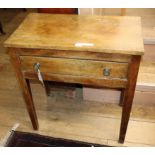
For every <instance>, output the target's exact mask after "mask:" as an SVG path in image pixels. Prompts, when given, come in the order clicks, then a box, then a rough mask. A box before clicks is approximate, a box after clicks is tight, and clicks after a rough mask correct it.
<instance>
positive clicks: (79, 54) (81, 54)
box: [14, 48, 131, 62]
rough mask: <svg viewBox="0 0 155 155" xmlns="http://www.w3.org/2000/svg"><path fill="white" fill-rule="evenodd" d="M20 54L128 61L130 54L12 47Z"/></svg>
mask: <svg viewBox="0 0 155 155" xmlns="http://www.w3.org/2000/svg"><path fill="white" fill-rule="evenodd" d="M14 50H16V51H18V53H19V55H21V56H44V57H59V58H77V59H84V60H86V59H89V60H103V61H114V62H130V60H131V56H130V55H124V54H113V53H111V54H110V53H98V52H93V51H71V50H41V49H24V48H14Z"/></svg>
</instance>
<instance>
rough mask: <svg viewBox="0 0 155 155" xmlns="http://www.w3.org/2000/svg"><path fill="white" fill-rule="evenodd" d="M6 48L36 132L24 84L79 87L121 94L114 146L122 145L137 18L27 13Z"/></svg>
mask: <svg viewBox="0 0 155 155" xmlns="http://www.w3.org/2000/svg"><path fill="white" fill-rule="evenodd" d="M5 46H6V47H7V48H8V50H9V54H10V57H11V62H12V65H13V66H14V69H15V72H16V75H17V79H18V82H19V84H20V87H21V91H22V93H23V97H24V99H25V102H26V105H27V110H28V112H29V115H30V119H31V122H32V125H33V128H34V129H35V130H38V128H39V125H38V119H37V115H36V111H35V106H34V103H33V99H32V94H31V89H30V84H29V79H36V80H40V81H41V82H42V80H49V81H58V82H65V83H79V84H83V85H91V86H97V87H107V88H114V89H120V90H122V105H123V110H122V118H121V126H120V134H119V142H121V143H123V142H124V139H125V134H126V130H127V125H128V121H129V117H130V111H131V107H132V101H133V97H134V92H135V86H136V80H137V74H138V70H139V64H140V60H141V56H142V55H143V54H144V49H143V38H142V32H141V21H140V18H139V17H121V16H117V17H116V16H115V17H113V16H78V15H70V16H67V15H51V14H37V13H32V14H29V15H28V16H27V17H26V19H25V20H24V21H23V23H22V24H21V25H20V26H19V27H18V29H17V30H16V31H15V32H14V33H13V34H12V35H11V36H10V37H9V38H8V39H7V40H6V42H5Z"/></svg>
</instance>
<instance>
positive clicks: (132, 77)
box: [119, 56, 141, 143]
mask: <svg viewBox="0 0 155 155" xmlns="http://www.w3.org/2000/svg"><path fill="white" fill-rule="evenodd" d="M140 59H141V56H132V59H131V63H130V66H129V72H128V85H127V88H126V90H125V91H124V95H123V96H124V97H123V103H122V104H123V109H122V120H121V127H120V134H119V142H120V143H123V142H124V139H125V135H126V130H127V126H128V121H129V118H130V112H131V108H132V102H133V97H134V93H135V87H136V81H137V75H138V71H139V65H140Z"/></svg>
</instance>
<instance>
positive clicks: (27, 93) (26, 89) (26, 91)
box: [10, 50, 39, 130]
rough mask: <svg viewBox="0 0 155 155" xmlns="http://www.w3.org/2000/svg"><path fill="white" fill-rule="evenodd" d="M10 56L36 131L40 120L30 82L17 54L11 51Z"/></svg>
mask: <svg viewBox="0 0 155 155" xmlns="http://www.w3.org/2000/svg"><path fill="white" fill-rule="evenodd" d="M10 55H11V62H12V65H13V67H14V69H15V73H16V77H17V80H18V82H19V84H20V87H21V90H22V94H23V97H24V99H25V103H26V107H27V111H28V113H29V116H30V119H31V122H32V125H33V128H34V130H37V129H38V128H39V125H38V119H37V115H36V111H35V106H34V103H33V99H32V93H31V89H30V84H29V80H26V79H25V78H24V76H23V74H22V72H21V69H20V59H19V56H18V54H17V52H16V51H14V50H11V51H10Z"/></svg>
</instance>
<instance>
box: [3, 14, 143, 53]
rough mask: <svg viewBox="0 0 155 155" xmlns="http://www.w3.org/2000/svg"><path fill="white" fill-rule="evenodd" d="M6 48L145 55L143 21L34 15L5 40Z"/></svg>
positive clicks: (114, 17)
mask: <svg viewBox="0 0 155 155" xmlns="http://www.w3.org/2000/svg"><path fill="white" fill-rule="evenodd" d="M30 36H31V37H30ZM77 43H80V44H77ZM5 47H18V48H38V49H56V50H75V51H95V52H101V53H102V52H103V53H113V54H127V55H128V54H129V55H130V54H132V55H143V53H144V48H143V38H142V32H141V20H140V17H130V16H129V17H128V16H127V17H125V16H124V17H123V16H80V15H55V14H41V13H40V14H39V13H31V14H29V15H28V16H27V17H26V19H25V20H24V21H23V22H22V24H21V25H20V26H19V27H18V28H17V30H16V31H15V32H14V33H13V34H12V35H11V36H10V37H9V39H7V40H6V42H5Z"/></svg>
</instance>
